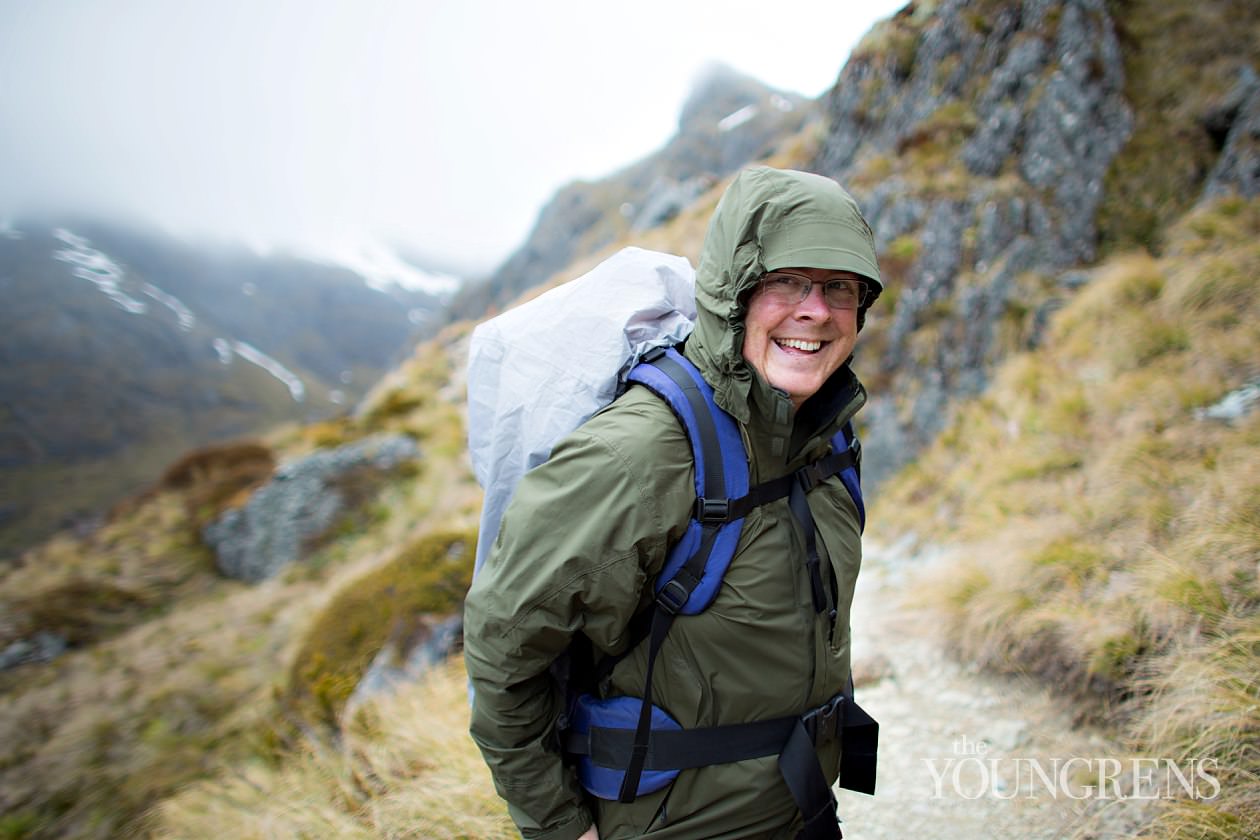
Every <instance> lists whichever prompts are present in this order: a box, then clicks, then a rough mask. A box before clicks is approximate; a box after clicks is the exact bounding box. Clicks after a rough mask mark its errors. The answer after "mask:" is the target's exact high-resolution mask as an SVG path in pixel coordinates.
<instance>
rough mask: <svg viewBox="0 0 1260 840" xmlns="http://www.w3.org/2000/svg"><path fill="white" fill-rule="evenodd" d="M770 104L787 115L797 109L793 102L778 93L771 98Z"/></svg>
mask: <svg viewBox="0 0 1260 840" xmlns="http://www.w3.org/2000/svg"><path fill="white" fill-rule="evenodd" d="M770 104H771V105H773V106H774V107H775V108H777V109H778V110H780V111H782V112H783V113H785V114H786V113H787V112H788V111H791V110H792V109H794V108H795V107H796V106H795V105H793V104H792V100H790V99H788V98H787V97H786V96H781V95H779V94H777V93H776V94H775V95H774V96H771V97H770Z"/></svg>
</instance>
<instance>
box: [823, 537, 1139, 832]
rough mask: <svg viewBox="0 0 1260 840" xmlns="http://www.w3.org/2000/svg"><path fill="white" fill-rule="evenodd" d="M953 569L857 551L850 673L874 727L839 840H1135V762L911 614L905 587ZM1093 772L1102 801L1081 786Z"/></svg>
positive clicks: (1043, 691)
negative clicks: (872, 766)
mask: <svg viewBox="0 0 1260 840" xmlns="http://www.w3.org/2000/svg"><path fill="white" fill-rule="evenodd" d="M949 562H950V557H949V555H948V554H947V553H945V552H932V553H930V554H928V553H924V554H919V555H911V554H909V553H907V552H906V551H904V550H896V549H889V548H885V547H879V546H870V545H868V546H867V548H866V557H865V559H864V561H863V568H862V574H861V576H860V577H859V583H858V591H857V595H856V598H855V603H854V607H853V614H852V626H853V670H854V677H855V679H856V680H857V681H858V684H857V689H856V694H857V698H858V701H859V702H860V703H861V704H862V707H863V708H864V709H866V711H867V712H869V713H870V714H871V715H872V716H873V717H875V719H876V720H878V721H879V724H880V745H879V772H878V777H877V784H876V795H875V796H873V797H872V796H865V795H863V794H859V793H854V792H852V791H847V790H842V791H840V792H839V802H840V808H839V810H840V816H841V819H842V820H843V830H844V836H845V838H846V840H893V838H897V840H904V838H915V840H976V839H977V838H1021V840H1022V838H1078V839H1079V838H1119V837H1128V836H1131V835H1132V833H1133V831H1134V827H1135V826H1136V825H1138V824H1139V823H1140V821H1141V818H1142V816H1143V814H1144V813H1146V809H1149V808H1151V807H1152V802H1151V801H1150V799H1139V798H1136V797H1134V796H1132V794H1133V792H1134V786H1133V776H1132V773H1125V772H1124V770H1125V769H1127V768H1129V767H1131V763H1130V761H1129V759H1130V758H1131V756H1128V755H1126V754H1124V753H1123V752H1121V751H1120V748H1119V747H1118V746H1117V745H1115V744H1112V743H1110V742H1109V740H1108V739H1107V738H1105V737H1104V736H1103V735H1102V734H1100V733H1099V732H1097V731H1091V730H1088V729H1083V728H1078V727H1074V726H1073V724H1072V715H1071V710H1070V709H1067V708H1064V707H1063V704H1062V703H1060V702H1058V701H1057V700H1056V697H1055V696H1054V694H1053V693H1052V692H1051V691H1050V690H1048V689H1047V688H1046V687H1045V686H1043V685H1041V684H1038V683H1035V682H1033V681H1032V680H1030V679H1018V678H1004V677H997V676H993V675H990V674H986V673H981V672H979V671H978V670H976V669H972V668H968V667H966V666H965V665H962V664H960V663H958V662H957V661H955V660H953V659H951V658H950V657H949V656H948V654H947V653H946V652H945V649H944V647H943V646H942V638H941V633H940V628H939V621H940V620H939V618H935V619H934V618H933V617H932V616H929V615H927V614H925V613H923V612H922V611H920V610H916V609H914V608H913V607H910V606H908V605H907V603H906V597H905V596H906V594H907V591H908V590H909V589H910V587H911V585H912V584H913V583H914V581H915V580H916V579H918V578H919V577H920V576H921V575H923V574H924V573H927V572H930V571H933V570H938V569H941V568H947V567H945V566H942V564H948V563H949ZM1111 761H1114V762H1115V763H1110V762H1111ZM1069 762H1070V763H1069ZM1104 762H1107V763H1104ZM1065 766H1066V769H1065ZM1100 769H1101V770H1102V772H1103V780H1104V782H1105V783H1104V784H1103V785H1102V786H1101V789H1100V786H1099V785H1097V784H1095V785H1094V786H1093V787H1092V788H1090V787H1087V785H1089V784H1090V783H1091V782H1096V781H1097V779H1098V771H1099V770H1100ZM1038 770H1040V771H1041V774H1038V772H1037V771H1038ZM1056 771H1057V772H1056Z"/></svg>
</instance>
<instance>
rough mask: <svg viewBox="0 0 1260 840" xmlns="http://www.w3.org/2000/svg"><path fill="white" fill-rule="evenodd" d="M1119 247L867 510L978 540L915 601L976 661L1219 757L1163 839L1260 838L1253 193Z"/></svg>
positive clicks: (1142, 732)
mask: <svg viewBox="0 0 1260 840" xmlns="http://www.w3.org/2000/svg"><path fill="white" fill-rule="evenodd" d="M1168 241H1169V253H1168V254H1167V255H1166V256H1165V257H1163V258H1161V259H1154V258H1152V257H1150V256H1148V255H1145V254H1139V255H1127V256H1123V257H1117V258H1114V259H1112V260H1110V261H1108V262H1107V263H1106V264H1104V265H1103V266H1100V267H1099V268H1098V269H1096V270H1095V272H1094V278H1093V280H1092V282H1091V283H1090V285H1089V286H1087V287H1086V288H1085V289H1084V290H1082V291H1081V292H1080V293H1079V295H1078V296H1077V297H1076V298H1075V299H1074V300H1073V301H1072V302H1071V303H1070V304H1069V305H1068V306H1067V307H1066V308H1065V309H1063V310H1062V311H1061V312H1060V313H1059V314H1058V315H1057V317H1056V319H1055V320H1054V321H1053V322H1052V324H1051V328H1050V330H1049V332H1048V336H1047V340H1046V342H1045V345H1044V348H1043V349H1042V350H1041V351H1040V352H1038V353H1036V354H1028V355H1025V356H1023V357H1019V358H1015V359H1013V360H1011V361H1010V362H1008V363H1007V364H1005V365H1004V366H1003V367H1002V369H1001V370H1000V371H999V372H998V373H997V375H996V377H995V382H994V385H993V387H992V388H991V389H990V391H989V392H988V394H987V395H986V396H984V397H983V398H981V399H979V400H977V401H975V402H974V403H972V404H971V405H968V406H965V407H964V408H962V409H961V410H960V411H959V413H958V416H957V419H956V421H955V422H954V424H953V425H952V426H951V428H949V429H948V430H947V431H946V432H945V433H944V434H943V435H942V436H941V439H940V440H939V441H938V443H937V445H935V446H934V447H933V448H932V449H931V450H930V451H928V452H927V453H925V454H924V456H923V457H922V458H921V459H920V461H919V463H918V464H917V465H915V466H914V467H912V468H910V469H908V470H907V471H905V472H904V473H903V474H902V476H900V478H899V479H898V480H897V481H896V482H894V483H893V485H892V486H890V487H889V488H888V489H887V490H886V491H885V492H884V494H883V496H882V497H881V499H880V501H879V503H878V504H879V509H878V510H877V511H876V512H875V515H874V516H873V517H872V519H873V522H877V523H880V525H879V526H877V527H882V528H887V529H889V530H890V532H893V533H895V532H897V531H903V532H905V531H910V532H914V533H917V534H919V535H920V538H921V539H923V538H933V539H945V540H949V541H951V542H955V543H959V544H963V545H965V546H966V547H967V548H966V550H964V551H961V552H959V556H960V557H961V558H962V559H960V560H959V561H958V563H957V564H956V565H954V566H953V567H952V568H951V569H950V570H948V577H947V578H944V579H935V580H933V581H931V582H930V583H929V588H928V589H927V591H926V594H925V595H923V596H922V597H921V600H924V601H926V602H928V603H930V604H931V605H932V607H933V608H934V609H936V610H938V611H940V612H941V614H942V615H943V616H944V617H945V624H946V626H947V628H948V636H949V639H950V641H951V642H952V643H953V645H954V646H955V647H956V649H957V650H958V652H959V653H960V654H961V655H962V656H964V657H966V658H969V659H972V660H975V661H978V662H980V663H982V664H985V665H988V666H991V667H997V668H1000V669H1003V670H1014V671H1021V672H1026V673H1034V674H1039V675H1041V676H1043V677H1046V678H1048V679H1050V680H1052V681H1054V683H1055V684H1056V685H1057V686H1059V687H1060V688H1061V689H1062V690H1063V691H1064V695H1065V700H1074V701H1075V702H1077V703H1078V705H1079V707H1080V709H1081V711H1082V717H1091V718H1096V719H1097V718H1102V719H1107V720H1110V721H1111V722H1112V723H1114V724H1116V725H1117V726H1119V727H1120V729H1121V730H1122V731H1125V732H1128V733H1129V736H1130V737H1131V738H1132V740H1133V742H1134V744H1135V746H1136V748H1138V749H1141V750H1146V751H1148V752H1149V753H1150V754H1153V755H1157V756H1160V757H1165V758H1171V759H1174V760H1178V761H1183V762H1184V761H1189V760H1191V759H1196V760H1210V761H1214V762H1216V763H1217V765H1218V766H1219V767H1220V768H1221V779H1222V792H1221V795H1220V796H1219V797H1217V798H1216V799H1215V800H1213V801H1208V802H1192V801H1188V800H1187V801H1182V802H1178V803H1174V804H1173V805H1171V806H1170V807H1169V808H1167V809H1165V812H1164V814H1163V816H1162V817H1161V821H1160V822H1159V823H1157V824H1156V826H1155V827H1153V828H1152V829H1151V830H1152V831H1153V832H1155V834H1154V835H1153V836H1178V837H1181V836H1185V837H1201V836H1202V837H1215V836H1221V837H1225V836H1229V837H1237V836H1255V835H1257V834H1260V748H1257V746H1256V745H1257V744H1260V676H1258V675H1260V643H1258V640H1260V471H1257V470H1256V464H1260V415H1257V414H1256V413H1253V414H1251V415H1250V416H1248V417H1247V418H1245V419H1243V420H1240V421H1236V422H1222V421H1215V420H1211V419H1206V418H1205V417H1204V416H1203V415H1202V414H1201V411H1202V409H1204V408H1206V407H1207V406H1209V405H1211V404H1213V403H1215V402H1216V401H1218V400H1220V399H1221V398H1222V397H1223V396H1225V395H1226V394H1227V393H1229V392H1231V391H1233V390H1235V389H1237V388H1239V387H1241V386H1242V385H1244V384H1246V383H1248V382H1254V381H1256V380H1257V379H1258V378H1260V358H1258V357H1257V356H1256V349H1257V348H1260V289H1258V288H1257V285H1256V282H1255V277H1256V276H1257V274H1258V273H1260V201H1256V200H1253V201H1250V202H1243V201H1241V200H1238V199H1226V200H1224V201H1222V202H1218V203H1217V204H1215V205H1213V206H1210V207H1207V208H1204V209H1201V210H1200V211H1198V212H1197V213H1195V214H1194V215H1191V216H1190V217H1188V218H1187V219H1186V220H1184V221H1183V222H1182V223H1181V224H1180V225H1178V226H1177V227H1176V228H1175V229H1173V230H1172V231H1171V232H1170V234H1169V239H1168Z"/></svg>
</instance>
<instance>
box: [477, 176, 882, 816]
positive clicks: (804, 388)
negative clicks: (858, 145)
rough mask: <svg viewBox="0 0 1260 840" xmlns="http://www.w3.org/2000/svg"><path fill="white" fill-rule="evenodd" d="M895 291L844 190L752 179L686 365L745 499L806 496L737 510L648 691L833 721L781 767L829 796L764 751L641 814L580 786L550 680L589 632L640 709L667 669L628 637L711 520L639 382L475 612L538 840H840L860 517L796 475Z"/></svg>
mask: <svg viewBox="0 0 1260 840" xmlns="http://www.w3.org/2000/svg"><path fill="white" fill-rule="evenodd" d="M881 288H882V287H881V285H880V280H879V269H878V267H877V265H876V261H875V245H874V239H873V237H872V235H871V231H870V228H869V227H868V226H867V224H866V222H865V220H864V219H863V218H862V215H861V213H860V212H859V211H858V207H857V204H856V203H854V201H853V199H852V198H850V197H849V195H848V193H846V192H845V191H844V190H843V189H842V188H841V187H840V186H839V185H838V184H836V183H835V182H834V181H832V180H830V179H828V178H824V177H821V176H818V175H811V174H807V173H803V172H792V171H784V170H776V169H768V168H755V169H749V170H745V171H744V172H742V173H740V174H739V176H738V177H736V179H735V180H734V181H733V182H732V184H731V186H730V187H729V188H728V189H727V191H726V193H725V194H724V196H723V197H722V200H721V202H720V203H719V204H718V207H717V210H716V211H715V212H714V216H713V219H712V221H711V223H710V225H709V230H708V233H707V234H706V236H705V243H704V249H703V252H702V254H701V257H700V265H699V268H698V270H697V275H696V304H697V311H698V317H697V320H696V326H695V330H694V331H693V332H692V334H691V336H690V337H689V338H688V339H687V342H686V345H685V347H684V348H683V353H684V355H685V357H686V360H687V361H689V362H690V363H691V364H692V365H694V366H695V368H696V370H697V371H698V373H699V375H700V376H702V377H703V379H704V381H705V382H706V383H707V384H708V385H709V386H710V387H711V388H712V390H713V401H714V403H715V404H716V405H717V406H719V407H720V408H721V409H722V410H723V411H724V412H726V413H727V414H729V415H730V417H731V418H732V419H733V420H734V421H735V423H736V424H737V426H738V430H739V433H740V434H739V439H740V440H741V441H742V442H743V444H744V453H743V454H744V455H745V456H746V457H747V463H748V472H749V482H750V485H753V486H756V485H764V486H770V485H772V484H776V483H777V484H778V485H785V486H789V487H790V488H792V489H790V492H788V491H784V494H781V495H778V496H775V497H774V498H773V499H772V500H767V501H764V502H762V503H759V504H757V505H756V506H755V507H753V508H752V509H751V510H749V511H748V513H747V514H746V515H744V516H743V520H742V526H741V530H740V531H739V543H738V547H737V548H734V549H732V551H733V555H732V556H731V559H730V562H729V565H728V567H727V568H726V569H725V571H724V573H723V574H722V576H721V584H720V587H719V588H718V590H717V593H716V595H715V596H714V598H713V600H712V602H711V603H710V604H709V605H708V607H707V608H706V609H704V610H703V611H702V612H699V613H694V614H686V615H679V616H678V617H677V620H676V621H674V622H673V623H672V625H671V629H669V631H668V635H667V636H665V638H664V641H663V645H662V646H660V647H659V651H660V657H659V659H656V660H653V661H655V671H654V678H653V681H652V682H651V683H646V684H648V685H649V686H650V691H649V692H648V693H649V694H650V696H651V700H652V701H653V703H654V705H655V706H656V707H658V708H659V709H660V710H661V711H662V712H663V713H665V714H666V715H667V716H669V717H671V718H672V719H673V721H675V722H676V723H677V724H678V725H680V726H681V727H682V728H683V729H686V730H705V729H710V728H714V729H712V730H711V731H712V732H716V733H730V732H731V731H733V730H732V729H730V727H736V728H737V729H739V728H740V727H743V726H744V725H746V724H752V725H754V726H756V725H758V724H763V723H765V722H767V721H774V720H776V719H778V720H788V721H789V722H791V723H793V724H796V723H798V722H800V723H801V724H805V722H806V721H811V720H813V721H816V720H818V719H819V714H820V713H823V716H824V717H826V718H827V719H829V720H832V721H833V724H832V725H831V726H824V725H817V726H814V725H809V729H810V731H809V734H808V735H807V734H806V733H805V729H804V728H803V727H801V732H800V734H799V737H796V738H795V740H793V739H789V741H788V743H787V744H785V745H783V746H782V747H781V748H780V746H779V744H778V743H777V742H776V743H775V744H774V745H773V746H774V748H775V749H781V752H780V753H779V757H780V759H783V758H785V757H786V756H787V755H788V753H789V750H791V751H792V755H793V760H795V759H796V758H801V757H802V756H803V758H802V762H803V764H806V765H808V764H812V765H813V766H812V769H810V771H809V785H808V788H809V791H813V792H815V793H817V796H811V795H801V791H800V789H799V785H797V782H799V779H796V777H793V776H792V774H791V773H788V772H786V771H785V770H783V769H782V767H781V765H780V762H779V761H776V759H775V756H774V755H773V754H771V755H766V754H765V753H761V754H760V757H754V758H741V757H739V756H735V755H730V754H726V755H727V757H726V758H723V759H722V760H720V761H715V762H714V763H712V764H702V766H698V767H696V766H691V765H687V766H686V767H685V768H683V769H681V770H680V771H678V772H677V775H676V776H672V777H670V778H669V779H668V780H667V781H665V782H662V783H661V784H660V785H657V784H653V785H650V786H648V785H645V786H643V787H642V789H641V790H639V791H638V792H637V793H636V794H635V796H634V797H633V798H632V799H631V798H629V797H626V796H625V794H624V792H623V793H622V795H621V796H620V797H617V796H613V797H609V796H608V795H607V793H606V792H599V788H598V787H597V786H592V787H589V788H587V789H585V790H584V789H583V785H582V781H581V779H582V778H584V777H582V776H580V775H579V773H578V772H577V771H576V770H575V766H574V763H573V761H572V760H570V759H566V757H565V756H564V755H563V754H562V750H561V749H560V747H559V744H560V743H561V742H562V741H561V739H560V737H559V736H558V734H557V730H558V728H563V724H564V722H565V716H564V711H565V710H564V708H563V705H564V701H563V698H562V697H560V696H559V693H558V692H557V691H556V686H555V683H554V682H553V681H552V679H551V672H550V671H549V667H550V666H551V665H552V663H553V662H554V661H555V660H556V658H557V657H559V656H560V655H561V654H562V653H564V652H565V651H566V650H567V649H569V648H570V646H571V645H572V644H573V643H574V641H575V639H578V638H579V637H581V639H582V642H583V644H584V645H586V644H589V647H590V649H591V650H592V651H593V656H594V658H595V660H596V662H597V664H598V663H601V662H602V663H604V664H608V663H615V664H611V665H609V667H608V668H607V669H605V671H604V672H602V673H603V676H602V677H601V678H600V679H599V680H598V685H597V686H596V687H595V688H594V691H595V692H596V693H597V694H598V697H597V698H596V700H597V702H603V701H610V702H611V701H616V700H618V699H619V698H626V697H629V698H635V697H642V696H643V694H644V686H645V675H646V673H647V671H648V669H649V667H650V665H649V661H650V660H652V657H650V656H649V652H648V648H649V647H650V645H648V644H646V643H642V642H635V641H633V638H634V633H633V632H632V631H631V629H630V625H631V620H632V619H633V618H634V617H635V616H636V615H642V614H643V613H642V612H641V610H643V609H644V607H645V606H646V605H648V604H650V603H652V601H653V599H654V588H653V581H654V580H655V579H656V577H657V575H658V574H659V573H660V572H661V570H662V568H663V566H664V565H665V563H666V559H667V557H668V556H669V552H670V550H671V548H672V547H673V546H675V545H676V544H677V543H678V542H679V540H680V538H681V537H682V535H683V534H684V533H685V532H686V531H687V529H688V526H689V524H690V523H691V521H692V517H693V513H694V511H695V510H696V507H697V505H696V501H697V486H696V482H695V471H694V464H693V456H692V450H691V446H690V443H689V441H688V438H687V435H686V433H685V432H684V430H683V428H682V427H681V426H680V425H679V421H678V419H677V418H676V417H675V415H674V414H673V412H672V411H671V409H670V408H669V406H668V405H666V403H665V402H664V401H663V400H662V399H660V398H659V397H657V396H656V394H654V393H653V392H651V391H650V390H648V389H647V388H643V387H638V386H635V387H631V388H629V389H628V390H627V391H626V393H625V394H623V395H622V396H621V397H620V398H618V399H617V400H616V401H615V402H613V403H612V405H610V406H608V407H607V408H606V409H605V410H604V411H602V412H600V413H599V414H597V415H596V416H595V417H593V418H591V419H590V420H589V421H587V422H586V423H585V424H583V425H582V426H581V427H580V428H579V429H578V430H577V431H575V432H574V433H573V434H571V435H570V436H569V437H567V438H565V439H564V440H563V441H562V442H561V443H560V444H558V445H557V446H556V447H555V450H554V451H553V453H552V455H551V457H550V459H549V460H548V461H546V462H545V463H544V464H542V465H540V466H538V467H536V468H535V469H534V470H531V471H530V472H529V473H527V474H526V475H525V477H524V478H523V479H522V480H521V482H520V484H519V485H518V487H517V490H516V492H515V494H514V496H513V499H512V502H511V504H510V505H509V507H508V509H507V512H506V514H505V516H504V518H503V521H502V526H501V529H500V531H499V537H498V541H497V542H496V544H495V547H494V549H493V551H492V552H491V554H490V556H489V558H488V559H487V561H486V564H485V566H484V567H483V568H482V571H481V573H480V574H479V575H478V577H477V578H476V579H475V580H474V582H473V586H472V590H471V591H470V592H469V594H468V599H467V601H466V603H465V661H466V663H467V666H468V673H469V676H470V677H471V679H472V681H473V684H474V687H475V689H476V701H475V703H474V707H473V717H472V734H473V737H474V739H475V740H476V741H477V743H478V745H479V746H480V747H481V749H482V752H483V753H484V755H485V757H486V760H487V762H488V764H489V765H490V768H491V770H492V772H493V775H494V779H495V784H496V787H497V789H498V791H499V793H500V795H502V796H503V798H504V799H506V800H507V801H508V805H509V809H510V811H511V813H512V816H513V818H514V819H515V820H516V822H517V824H518V826H519V827H520V829H521V832H522V834H523V835H524V836H525V837H527V838H547V840H574V838H579V837H581V838H583V840H589V838H604V840H616V838H631V837H644V836H647V837H652V838H659V840H694V838H702V837H722V838H783V840H788V838H794V837H801V838H806V840H835V838H837V837H839V829H838V826H837V823H836V818H835V817H836V815H835V812H834V800H833V799H832V797H831V794H830V792H829V791H830V787H831V785H832V784H834V783H835V782H836V779H837V776H838V775H839V774H840V764H841V761H842V758H843V756H842V755H841V741H840V738H839V737H838V736H837V732H836V728H835V725H834V720H835V715H836V712H835V710H836V709H837V708H839V707H841V706H842V705H843V704H844V703H847V702H848V701H849V700H851V698H846V696H845V695H846V693H847V689H848V685H849V643H850V633H849V611H850V606H851V604H852V600H853V591H854V585H855V583H856V580H857V575H858V570H859V567H860V566H861V558H862V543H861V530H862V519H863V513H862V511H861V510H860V509H859V500H860V495H858V494H854V493H851V492H850V491H849V490H847V489H846V486H845V484H844V481H843V480H842V476H840V475H836V474H832V473H829V474H828V475H830V477H827V478H825V479H824V478H823V477H821V475H822V474H821V473H819V474H818V477H817V480H816V481H810V482H807V481H801V480H799V479H801V478H802V477H803V476H805V475H807V474H811V473H810V470H814V471H817V470H818V465H819V464H821V463H822V462H823V461H824V460H827V459H828V458H829V453H832V448H833V443H832V442H833V440H836V439H837V435H838V434H840V432H841V430H842V429H844V428H845V427H846V424H848V423H849V421H850V420H851V419H852V418H853V416H854V415H855V414H856V413H857V411H858V410H859V409H860V408H861V407H862V405H863V403H864V402H865V400H866V392H865V390H864V389H863V388H862V385H861V383H859V382H858V380H857V378H856V377H855V376H854V375H853V371H852V370H851V368H850V365H849V360H850V358H851V355H852V353H853V348H854V345H855V343H856V341H857V337H858V331H859V329H860V328H861V326H862V322H863V320H864V317H865V313H866V308H867V307H868V306H870V305H871V304H872V303H873V302H874V300H875V298H876V297H877V296H878V294H879V292H880V290H881ZM811 475H812V474H811ZM767 498H768V497H767ZM740 731H747V727H745V728H744V729H740ZM802 741H803V742H804V743H803V745H802V744H801V742H802ZM793 744H795V746H796V747H800V749H795V748H794V747H793ZM772 752H773V751H772ZM855 752H856V751H855ZM814 762H816V764H815V763H814ZM674 766H677V765H674ZM783 766H784V767H785V766H787V765H786V763H785V764H784V765H783ZM789 777H791V778H792V780H789ZM842 781H843V780H842ZM858 789H861V788H858ZM807 793H808V791H807ZM806 811H808V812H809V813H805V812H806Z"/></svg>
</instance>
